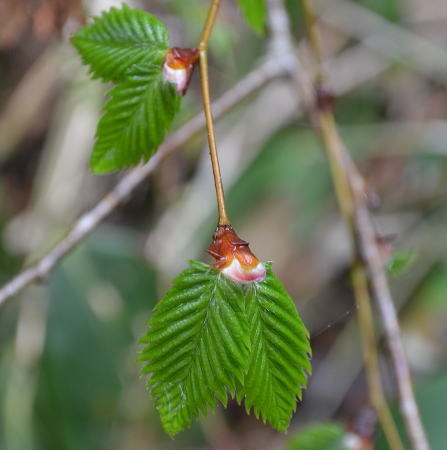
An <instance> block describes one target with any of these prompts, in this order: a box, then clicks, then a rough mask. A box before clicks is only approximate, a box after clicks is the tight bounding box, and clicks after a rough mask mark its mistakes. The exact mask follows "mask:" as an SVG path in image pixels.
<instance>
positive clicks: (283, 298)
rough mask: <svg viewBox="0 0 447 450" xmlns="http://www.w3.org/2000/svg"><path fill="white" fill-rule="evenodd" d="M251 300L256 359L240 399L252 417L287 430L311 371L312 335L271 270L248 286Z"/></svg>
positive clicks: (253, 356) (252, 348)
mask: <svg viewBox="0 0 447 450" xmlns="http://www.w3.org/2000/svg"><path fill="white" fill-rule="evenodd" d="M246 301H247V305H246V309H247V318H248V321H249V333H250V359H249V363H248V364H249V365H248V372H247V374H246V376H245V381H244V385H243V386H241V387H240V388H239V390H238V395H237V397H238V400H239V401H241V400H242V398H243V397H244V396H245V408H246V410H247V413H248V412H249V411H250V409H251V408H252V407H253V409H254V413H255V415H256V417H259V416H261V417H262V419H263V420H264V421H267V422H269V423H270V425H271V426H272V427H274V428H276V429H277V430H278V431H286V430H287V427H288V425H289V422H290V419H291V417H292V413H293V411H295V409H296V398H297V397H298V398H301V390H302V388H303V387H305V386H306V383H307V376H306V372H308V373H310V371H311V366H310V362H309V355H310V353H311V349H310V344H309V334H308V331H307V330H306V328H305V326H304V324H303V323H302V321H301V319H300V317H299V316H298V313H297V311H296V308H295V305H294V303H293V301H292V299H291V298H290V297H289V295H288V294H287V292H286V290H285V289H284V287H283V285H282V284H281V283H280V282H279V281H278V279H277V278H276V277H275V275H274V274H273V272H272V270H271V268H270V265H268V266H267V274H266V277H265V278H264V280H263V281H261V282H256V283H252V284H251V285H249V286H248V292H247V298H246Z"/></svg>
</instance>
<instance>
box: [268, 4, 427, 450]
mask: <svg viewBox="0 0 447 450" xmlns="http://www.w3.org/2000/svg"><path fill="white" fill-rule="evenodd" d="M311 1H312V0H303V7H304V8H305V9H307V10H308V11H307V12H306V14H305V17H306V18H307V19H308V20H309V19H312V20H311V21H310V23H308V27H309V28H311V29H312V32H311V33H310V41H311V46H312V50H313V52H314V53H315V54H316V61H317V66H318V67H317V69H318V68H321V64H320V61H321V51H320V42H319V37H318V31H317V29H316V27H315V12H314V10H313V5H312V3H311ZM270 4H271V9H272V11H271V12H272V13H275V14H277V15H281V14H282V15H283V16H284V17H285V16H286V13H285V11H284V8H283V6H282V3H280V2H279V1H277V0H271V3H270ZM277 22H278V23H279V22H280V21H279V20H278V21H277ZM274 23H275V22H273V23H272V24H274ZM289 52H290V53H292V54H293V52H294V49H293V48H292V47H291V48H290V49H289ZM291 74H292V76H294V78H295V80H296V81H298V82H299V84H300V86H301V87H302V90H303V94H304V100H305V103H306V105H307V107H308V108H309V111H310V113H311V117H312V119H313V121H314V123H315V125H316V127H317V128H318V129H319V131H320V133H321V135H322V138H323V141H324V144H325V148H326V151H327V154H328V159H329V163H330V166H331V171H332V174H333V180H334V185H335V188H336V194H337V199H338V202H339V205H340V209H341V211H342V214H343V216H344V218H345V220H346V222H347V225H348V226H349V227H350V230H351V232H352V235H353V238H354V243H355V244H356V247H357V251H358V254H359V261H361V262H362V263H363V265H364V266H366V268H367V269H368V272H369V276H370V283H371V288H372V291H373V293H374V295H375V297H376V300H377V302H378V304H379V309H380V312H381V316H382V319H383V323H384V328H385V336H386V339H387V342H388V345H389V348H390V353H391V357H392V361H393V367H394V371H395V374H396V379H397V385H398V391H399V397H400V407H401V412H402V415H403V417H404V420H405V424H406V428H407V432H408V435H409V437H410V440H411V442H412V445H413V447H414V448H415V449H416V450H426V449H428V448H429V447H428V443H427V439H426V437H425V433H424V429H423V426H422V422H421V420H420V417H419V412H418V409H417V404H416V401H415V398H414V393H413V389H412V385H411V379H410V372H409V368H408V365H407V362H406V359H405V356H404V352H403V347H402V342H401V336H400V330H399V324H398V320H397V314H396V310H395V308H394V303H393V300H392V297H391V293H390V289H389V286H388V281H387V278H386V275H385V272H384V267H383V261H382V258H381V255H380V250H379V248H378V244H377V240H376V234H375V231H374V227H373V225H372V222H371V217H370V215H369V210H368V207H367V204H366V199H365V189H364V181H363V178H362V177H361V176H360V174H359V172H358V170H357V168H356V167H355V165H354V163H353V161H352V159H351V157H350V155H349V153H348V152H347V150H346V147H345V146H344V144H343V142H342V140H341V138H340V135H339V133H338V130H337V126H336V123H335V119H334V116H333V112H332V105H331V98H330V93H327V92H325V90H324V87H323V86H321V85H320V86H319V85H317V86H315V87H316V89H315V91H314V92H315V93H314V94H312V91H311V90H310V89H309V82H308V80H307V79H306V78H305V75H304V72H303V71H302V70H301V67H300V64H299V60H297V62H296V65H295V69H294V71H292V73H291ZM317 80H318V81H319V82H320V83H321V80H323V74H320V75H319V76H317ZM309 93H310V94H309ZM362 271H363V273H362ZM352 275H353V281H354V282H355V283H356V285H355V290H356V294H357V295H361V298H360V297H359V298H358V299H357V300H358V302H359V307H360V306H362V307H363V309H362V313H363V314H362V315H361V317H360V320H363V321H364V320H365V319H368V317H367V316H368V315H367V314H366V315H365V314H364V313H365V307H366V308H368V310H369V309H370V303H369V292H368V290H367V289H365V288H364V286H363V285H361V284H360V283H363V281H362V280H366V279H367V277H366V271H365V267H363V268H362V267H361V266H359V265H358V264H356V265H355V266H354V268H353V273H352ZM365 301H366V305H365ZM361 302H363V303H362V304H361V305H360V303H361ZM368 310H366V312H368ZM360 328H361V329H362V328H363V327H360ZM363 338H364V339H365V340H367V339H368V340H369V339H370V338H371V336H370V335H369V336H368V335H366V334H365V335H364V336H363ZM373 356H374V355H373V354H372V353H371V352H370V351H369V354H368V358H372V357H373ZM368 368H369V370H368V372H370V375H369V377H368V380H369V381H370V389H373V390H374V395H373V396H372V401H374V402H375V403H376V404H375V406H376V408H377V411H378V414H379V417H380V420H381V422H382V423H383V427H384V430H385V431H388V432H387V438H388V440H389V443H390V445H392V448H396V449H399V448H402V444H401V443H400V440H399V438H398V434H397V431H396V429H395V425H394V423H393V421H392V418H391V415H390V413H389V410H388V407H387V406H386V403H385V401H384V396H383V390H382V388H381V385H380V384H379V385H378V384H377V381H379V382H380V378H379V374H378V372H377V371H378V363H377V362H376V363H374V364H371V360H370V364H367V369H368ZM371 382H372V383H375V384H374V385H371Z"/></svg>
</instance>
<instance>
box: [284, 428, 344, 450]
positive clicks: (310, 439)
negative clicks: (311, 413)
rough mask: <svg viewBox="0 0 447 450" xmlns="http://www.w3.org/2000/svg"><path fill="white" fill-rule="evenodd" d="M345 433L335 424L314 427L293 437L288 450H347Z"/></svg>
mask: <svg viewBox="0 0 447 450" xmlns="http://www.w3.org/2000/svg"><path fill="white" fill-rule="evenodd" d="M344 435H345V431H344V430H343V428H342V427H340V426H339V425H337V424H335V423H323V424H319V425H312V426H310V427H308V428H306V429H304V430H302V431H300V432H299V433H297V434H296V435H295V436H293V437H292V439H291V440H290V443H289V445H288V447H287V450H347V447H346V446H345V445H344V444H343V437H344Z"/></svg>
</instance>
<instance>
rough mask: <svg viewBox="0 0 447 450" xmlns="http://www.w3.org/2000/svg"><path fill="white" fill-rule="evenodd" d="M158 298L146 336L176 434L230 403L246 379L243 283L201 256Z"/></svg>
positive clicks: (158, 398) (147, 356)
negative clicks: (220, 405) (212, 265)
mask: <svg viewBox="0 0 447 450" xmlns="http://www.w3.org/2000/svg"><path fill="white" fill-rule="evenodd" d="M190 264H191V268H190V269H187V270H185V271H183V272H182V273H181V274H180V275H179V276H178V277H177V278H176V279H175V280H174V283H173V286H172V288H171V289H170V290H169V291H168V293H167V294H166V295H165V297H164V298H163V299H162V300H161V301H160V302H159V303H158V305H157V306H156V309H155V311H154V314H153V316H152V317H151V319H150V320H149V325H150V328H149V329H148V331H147V333H146V335H145V337H143V339H142V340H141V342H142V343H145V344H147V346H146V348H145V349H144V350H143V352H142V353H141V354H140V357H139V359H140V360H141V361H147V363H146V365H145V366H144V368H143V371H142V373H144V374H145V373H151V376H150V378H149V380H148V383H147V386H148V388H149V389H152V391H151V394H152V396H153V398H154V400H155V406H156V408H157V409H158V411H159V413H160V417H161V421H162V424H163V427H164V429H165V430H166V432H167V433H168V434H169V435H171V436H174V435H175V434H177V433H178V432H179V431H181V430H182V429H184V428H185V427H187V426H189V424H190V422H191V418H192V417H195V418H197V417H198V415H199V412H202V413H203V414H205V413H206V411H207V409H208V406H210V407H211V408H212V409H213V410H215V408H216V400H217V399H219V400H220V401H221V402H222V403H223V404H224V405H225V406H226V403H227V389H228V390H229V391H230V393H231V394H232V395H234V393H235V389H236V384H237V383H243V381H244V372H245V366H246V361H247V359H248V333H247V324H246V317H245V311H244V298H243V294H242V290H241V288H240V286H239V285H237V284H236V283H233V282H231V281H229V280H227V279H226V278H225V277H223V276H222V275H221V274H220V273H219V272H218V271H217V270H215V269H213V268H212V267H210V266H208V265H207V264H203V263H200V262H196V261H191V263H190Z"/></svg>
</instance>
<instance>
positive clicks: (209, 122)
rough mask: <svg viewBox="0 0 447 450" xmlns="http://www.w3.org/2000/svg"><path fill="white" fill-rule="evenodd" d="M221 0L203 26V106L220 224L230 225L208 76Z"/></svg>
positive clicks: (216, 3) (216, 1) (214, 6)
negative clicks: (208, 54)
mask: <svg viewBox="0 0 447 450" xmlns="http://www.w3.org/2000/svg"><path fill="white" fill-rule="evenodd" d="M219 4H220V0H213V1H212V3H211V6H210V9H209V12H208V17H207V19H206V22H205V26H204V28H203V33H202V37H201V39H200V44H199V61H200V77H201V80H202V95H203V108H204V111H205V120H206V129H207V134H208V145H209V149H210V157H211V166H212V168H213V176H214V186H215V188H216V199H217V208H218V211H219V221H218V223H219V225H230V220H229V219H228V215H227V210H226V205H225V195H224V190H223V183H222V175H221V172H220V165H219V157H218V155H217V146H216V136H215V133H214V121H213V115H212V113H211V98H210V88H209V77H208V57H207V53H208V42H209V39H210V36H211V32H212V29H213V26H214V23H215V21H216V16H217V11H218V10H219Z"/></svg>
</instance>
